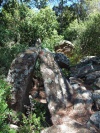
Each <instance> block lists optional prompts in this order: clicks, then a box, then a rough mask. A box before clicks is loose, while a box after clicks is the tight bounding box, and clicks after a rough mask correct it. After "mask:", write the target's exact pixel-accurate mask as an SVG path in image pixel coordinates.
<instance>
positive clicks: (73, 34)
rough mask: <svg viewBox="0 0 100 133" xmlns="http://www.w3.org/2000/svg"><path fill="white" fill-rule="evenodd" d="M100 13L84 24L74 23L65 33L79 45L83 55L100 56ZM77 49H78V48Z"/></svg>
mask: <svg viewBox="0 0 100 133" xmlns="http://www.w3.org/2000/svg"><path fill="white" fill-rule="evenodd" d="M99 23H100V13H95V14H91V15H90V16H89V17H88V19H87V20H86V21H85V22H84V21H81V22H80V23H78V22H77V21H74V22H73V23H71V24H70V27H69V28H67V29H66V31H65V37H66V38H67V39H69V40H70V41H72V42H73V43H74V44H75V45H78V50H80V53H81V54H83V55H98V56H99V55H100V30H99V29H100V24H99ZM76 48H77V47H76Z"/></svg>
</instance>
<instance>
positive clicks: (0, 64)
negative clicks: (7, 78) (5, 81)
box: [0, 44, 27, 75]
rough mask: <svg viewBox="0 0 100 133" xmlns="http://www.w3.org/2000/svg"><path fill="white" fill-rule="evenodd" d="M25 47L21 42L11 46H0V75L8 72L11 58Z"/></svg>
mask: <svg viewBox="0 0 100 133" xmlns="http://www.w3.org/2000/svg"><path fill="white" fill-rule="evenodd" d="M26 48H27V46H25V45H21V44H16V45H14V46H11V47H7V46H5V47H0V75H6V74H7V73H8V70H9V67H10V65H11V62H12V60H13V59H14V58H15V57H16V55H17V54H18V53H20V52H22V51H23V50H25V49H26Z"/></svg>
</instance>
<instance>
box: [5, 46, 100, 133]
mask: <svg viewBox="0 0 100 133" xmlns="http://www.w3.org/2000/svg"><path fill="white" fill-rule="evenodd" d="M37 59H38V60H39V61H40V74H41V76H40V77H39V78H40V79H39V78H37V75H35V66H36V62H37ZM62 68H65V69H66V70H67V71H69V70H70V73H71V74H70V76H69V79H67V78H65V76H64V75H63V73H62V70H61V69H62ZM7 81H8V83H9V84H11V85H12V89H11V94H10V95H11V97H10V99H9V101H8V104H9V107H11V108H13V109H14V110H15V111H17V112H19V111H21V112H25V106H26V105H29V104H30V99H29V97H30V95H31V97H32V98H33V99H38V100H39V101H40V102H41V103H47V104H48V109H49V112H50V114H51V121H52V124H53V126H51V127H49V128H46V129H44V130H42V131H41V133H49V132H52V133H82V132H84V133H99V131H100V58H99V57H87V58H84V59H82V60H81V61H80V63H79V64H77V65H76V66H74V67H72V68H70V62H69V59H68V58H67V57H66V56H65V55H63V54H62V53H51V52H49V51H48V50H46V49H45V50H41V51H39V50H38V49H37V48H35V47H34V48H29V49H28V50H26V51H25V52H24V53H22V54H20V55H18V56H17V57H16V59H15V60H14V61H13V62H12V64H11V68H10V70H9V73H8V77H7ZM39 98H40V99H39Z"/></svg>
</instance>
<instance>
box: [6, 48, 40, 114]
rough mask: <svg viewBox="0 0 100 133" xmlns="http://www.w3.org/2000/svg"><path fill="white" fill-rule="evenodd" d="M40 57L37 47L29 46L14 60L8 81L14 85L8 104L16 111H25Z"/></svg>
mask: <svg viewBox="0 0 100 133" xmlns="http://www.w3.org/2000/svg"><path fill="white" fill-rule="evenodd" d="M37 57H38V53H37V49H36V48H29V49H28V50H27V51H25V52H24V53H22V54H20V55H18V56H17V57H16V58H15V59H14V60H13V62H12V64H11V67H10V70H9V73H8V76H7V82H8V83H9V84H10V85H11V86H12V89H11V94H10V98H9V100H8V104H9V106H10V107H11V108H13V109H14V110H15V111H20V112H24V110H25V108H24V106H25V105H28V104H29V90H30V89H31V87H32V73H33V70H34V66H35V63H36V60H37Z"/></svg>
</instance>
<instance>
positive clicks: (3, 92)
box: [0, 80, 14, 133]
mask: <svg viewBox="0 0 100 133" xmlns="http://www.w3.org/2000/svg"><path fill="white" fill-rule="evenodd" d="M9 92H10V86H8V85H7V83H6V82H5V81H3V80H0V133H14V132H13V130H12V131H11V130H10V129H9V126H8V124H7V121H6V119H7V117H8V114H9V113H10V110H9V109H8V105H7V102H6V97H7V95H8V94H9ZM10 131H11V132H10Z"/></svg>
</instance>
